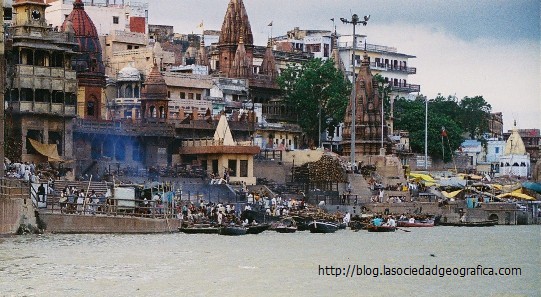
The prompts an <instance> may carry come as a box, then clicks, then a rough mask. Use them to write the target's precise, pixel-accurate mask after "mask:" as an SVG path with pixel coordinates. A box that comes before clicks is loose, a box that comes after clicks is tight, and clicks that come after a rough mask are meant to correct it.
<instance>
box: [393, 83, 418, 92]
mask: <svg viewBox="0 0 541 297" xmlns="http://www.w3.org/2000/svg"><path fill="white" fill-rule="evenodd" d="M391 91H393V92H405V93H415V92H420V91H421V86H420V85H412V84H401V85H396V86H395V85H392V86H391Z"/></svg>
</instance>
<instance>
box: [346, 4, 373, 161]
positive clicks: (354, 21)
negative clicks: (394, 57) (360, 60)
mask: <svg viewBox="0 0 541 297" xmlns="http://www.w3.org/2000/svg"><path fill="white" fill-rule="evenodd" d="M369 19H370V15H368V16H364V20H360V19H359V16H358V15H357V14H353V15H352V16H351V20H348V19H345V18H340V20H341V21H342V23H344V24H352V25H353V47H352V52H353V53H352V54H351V66H352V68H351V74H352V77H353V80H352V82H353V90H352V94H351V128H350V131H351V154H350V158H351V166H355V133H356V130H357V129H355V100H356V96H357V93H356V87H355V50H356V45H357V44H356V43H357V40H356V39H357V38H356V36H355V26H357V25H358V24H363V26H366V24H368V20H369Z"/></svg>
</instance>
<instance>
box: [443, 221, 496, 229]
mask: <svg viewBox="0 0 541 297" xmlns="http://www.w3.org/2000/svg"><path fill="white" fill-rule="evenodd" d="M497 224H498V221H496V220H494V221H481V222H458V223H442V222H440V225H442V226H455V227H492V226H494V225H497Z"/></svg>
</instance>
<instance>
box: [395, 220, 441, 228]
mask: <svg viewBox="0 0 541 297" xmlns="http://www.w3.org/2000/svg"><path fill="white" fill-rule="evenodd" d="M396 225H397V226H398V227H434V221H429V222H415V223H410V222H409V221H398V222H397V223H396Z"/></svg>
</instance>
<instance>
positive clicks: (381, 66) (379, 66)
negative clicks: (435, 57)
mask: <svg viewBox="0 0 541 297" xmlns="http://www.w3.org/2000/svg"><path fill="white" fill-rule="evenodd" d="M370 68H372V69H374V70H384V71H394V72H403V73H407V74H416V73H417V68H415V67H406V66H394V65H390V64H384V63H376V62H372V63H370Z"/></svg>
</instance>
